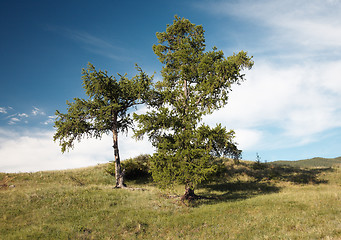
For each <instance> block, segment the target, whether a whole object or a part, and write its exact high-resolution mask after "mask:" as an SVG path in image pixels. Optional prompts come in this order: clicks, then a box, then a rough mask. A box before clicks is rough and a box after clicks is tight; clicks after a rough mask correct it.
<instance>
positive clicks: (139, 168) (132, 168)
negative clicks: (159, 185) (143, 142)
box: [105, 154, 151, 180]
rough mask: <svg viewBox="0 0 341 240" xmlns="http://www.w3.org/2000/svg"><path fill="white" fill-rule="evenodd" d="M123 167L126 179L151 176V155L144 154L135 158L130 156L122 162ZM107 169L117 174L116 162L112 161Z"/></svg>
mask: <svg viewBox="0 0 341 240" xmlns="http://www.w3.org/2000/svg"><path fill="white" fill-rule="evenodd" d="M121 165H122V169H124V171H125V174H124V177H125V179H126V180H141V179H148V178H150V177H151V174H150V173H149V170H150V155H148V154H142V155H139V156H137V157H135V158H129V159H127V160H124V161H122V162H121ZM105 171H106V172H107V173H108V174H110V175H112V176H115V164H114V162H110V164H109V166H108V167H107V168H106V169H105Z"/></svg>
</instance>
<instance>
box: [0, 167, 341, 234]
mask: <svg viewBox="0 0 341 240" xmlns="http://www.w3.org/2000/svg"><path fill="white" fill-rule="evenodd" d="M105 168H106V165H98V166H96V167H91V168H84V169H75V170H68V171H50V172H37V173H19V174H5V173H0V180H1V179H5V176H8V179H10V181H9V182H8V183H7V185H8V186H9V185H15V187H11V188H9V187H3V188H2V189H1V190H0V204H1V208H0V213H1V218H0V236H1V239H341V220H340V219H341V168H339V167H333V168H319V169H316V168H314V169H298V168H293V167H287V166H271V165H265V164H264V165H258V166H257V165H255V164H254V163H249V162H243V163H241V164H240V165H233V164H231V163H228V164H227V169H228V171H227V172H226V173H225V176H224V177H223V178H222V179H221V180H220V181H217V182H216V183H210V184H203V185H202V186H199V187H198V189H197V191H196V193H197V194H199V195H201V196H205V197H207V198H205V199H201V200H198V201H195V202H192V203H182V202H181V201H180V200H179V198H177V197H174V196H176V195H181V194H182V193H183V190H184V187H183V186H176V187H175V189H173V190H172V191H167V192H166V191H161V190H159V189H157V188H156V187H155V186H154V185H153V184H152V183H144V184H138V183H137V182H133V181H132V182H128V184H129V185H130V186H133V187H142V188H144V189H145V191H141V190H136V191H130V190H122V189H113V188H112V186H113V182H114V179H113V178H112V177H111V176H109V175H106V174H104V169H105Z"/></svg>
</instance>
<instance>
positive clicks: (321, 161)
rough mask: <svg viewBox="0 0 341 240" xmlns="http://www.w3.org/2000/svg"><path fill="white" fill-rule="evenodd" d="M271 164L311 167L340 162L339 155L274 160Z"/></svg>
mask: <svg viewBox="0 0 341 240" xmlns="http://www.w3.org/2000/svg"><path fill="white" fill-rule="evenodd" d="M272 163H273V164H277V165H289V166H292V167H302V168H312V167H332V166H335V165H338V164H341V157H336V158H321V157H315V158H310V159H303V160H298V161H274V162H272Z"/></svg>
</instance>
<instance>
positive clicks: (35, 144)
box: [0, 128, 152, 172]
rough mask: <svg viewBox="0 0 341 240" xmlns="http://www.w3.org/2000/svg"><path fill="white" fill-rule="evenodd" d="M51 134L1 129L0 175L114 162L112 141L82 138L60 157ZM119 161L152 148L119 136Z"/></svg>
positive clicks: (36, 130) (108, 139)
mask: <svg viewBox="0 0 341 240" xmlns="http://www.w3.org/2000/svg"><path fill="white" fill-rule="evenodd" d="M53 134H54V132H53V131H46V130H41V129H35V130H34V131H33V130H32V131H26V132H24V133H19V132H15V131H9V130H4V129H1V128H0V172H19V171H20V172H31V171H32V172H33V171H40V170H56V169H68V168H78V167H85V166H92V165H96V164H97V163H106V162H109V161H112V160H113V150H112V147H111V146H112V138H111V137H110V136H104V137H103V138H102V140H99V139H84V140H82V141H81V142H80V143H76V144H75V148H74V149H73V150H70V152H68V153H64V154H62V153H61V152H60V147H59V145H58V143H55V142H53ZM119 148H120V156H121V159H123V160H124V159H127V158H130V157H135V156H137V155H139V154H142V153H152V148H151V145H150V144H149V143H148V142H147V141H146V140H145V141H139V142H136V141H135V140H133V139H131V138H130V137H129V136H128V137H127V136H125V135H121V134H120V136H119Z"/></svg>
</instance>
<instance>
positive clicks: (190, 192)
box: [181, 184, 198, 201]
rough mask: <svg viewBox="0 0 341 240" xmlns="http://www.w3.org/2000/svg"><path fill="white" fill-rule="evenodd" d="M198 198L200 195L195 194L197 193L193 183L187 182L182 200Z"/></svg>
mask: <svg viewBox="0 0 341 240" xmlns="http://www.w3.org/2000/svg"><path fill="white" fill-rule="evenodd" d="M197 198H198V196H197V195H195V193H194V187H193V185H192V184H186V187H185V194H184V195H183V196H182V197H181V200H182V201H184V200H188V201H192V200H195V199H197Z"/></svg>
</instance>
